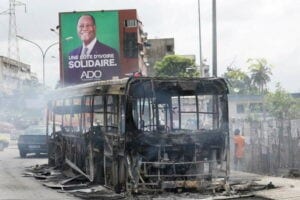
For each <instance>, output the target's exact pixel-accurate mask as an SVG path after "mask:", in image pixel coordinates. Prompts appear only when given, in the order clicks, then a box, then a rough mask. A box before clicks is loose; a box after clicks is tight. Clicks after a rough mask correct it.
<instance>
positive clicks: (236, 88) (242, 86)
mask: <svg viewBox="0 0 300 200" xmlns="http://www.w3.org/2000/svg"><path fill="white" fill-rule="evenodd" d="M223 77H224V78H226V79H227V80H228V82H229V83H230V86H231V87H230V88H231V89H232V90H231V93H234V94H249V93H251V80H250V78H249V76H248V75H247V74H246V73H245V72H243V71H242V70H241V69H240V68H231V67H228V68H227V72H225V73H224V75H223Z"/></svg>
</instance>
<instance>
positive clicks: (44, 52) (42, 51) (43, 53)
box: [17, 35, 73, 87]
mask: <svg viewBox="0 0 300 200" xmlns="http://www.w3.org/2000/svg"><path fill="white" fill-rule="evenodd" d="M17 38H20V39H22V40H25V41H27V42H29V43H31V44H33V45H35V46H37V47H38V48H39V50H40V51H41V53H42V58H43V86H44V87H45V58H46V54H47V52H48V51H49V49H50V48H51V47H53V46H55V45H57V44H59V42H54V43H52V44H50V45H49V46H48V47H47V48H46V49H45V50H43V49H42V47H41V46H40V45H38V44H37V43H35V42H33V41H31V40H28V39H26V38H24V37H22V36H20V35H17ZM71 39H73V37H67V38H65V40H71Z"/></svg>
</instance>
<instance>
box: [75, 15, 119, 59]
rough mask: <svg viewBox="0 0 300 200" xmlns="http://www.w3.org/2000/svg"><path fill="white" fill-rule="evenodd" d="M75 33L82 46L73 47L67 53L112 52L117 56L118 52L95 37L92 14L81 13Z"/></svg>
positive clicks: (90, 53)
mask: <svg viewBox="0 0 300 200" xmlns="http://www.w3.org/2000/svg"><path fill="white" fill-rule="evenodd" d="M77 34H78V37H79V38H80V39H81V41H82V46H80V47H78V48H76V49H74V50H73V51H71V52H70V54H69V55H79V56H80V55H97V54H111V53H112V54H114V57H115V58H119V54H118V52H117V51H116V50H115V49H113V48H111V47H109V46H107V45H106V44H103V43H101V42H100V41H99V40H97V38H96V24H95V18H94V17H93V16H92V15H88V14H85V15H82V16H81V17H80V18H79V20H78V23H77Z"/></svg>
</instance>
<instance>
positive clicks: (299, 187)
mask: <svg viewBox="0 0 300 200" xmlns="http://www.w3.org/2000/svg"><path fill="white" fill-rule="evenodd" d="M236 178H238V179H248V180H255V182H256V183H258V184H262V185H267V184H269V183H270V182H272V184H273V185H274V186H275V187H276V188H275V189H269V190H261V191H255V192H253V194H254V195H256V196H260V197H264V198H269V199H278V200H279V199H280V200H282V199H288V200H299V199H300V180H299V179H292V178H281V177H272V176H263V175H258V174H251V173H246V172H239V171H232V172H231V174H230V179H236Z"/></svg>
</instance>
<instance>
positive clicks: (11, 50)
mask: <svg viewBox="0 0 300 200" xmlns="http://www.w3.org/2000/svg"><path fill="white" fill-rule="evenodd" d="M16 6H24V7H25V12H26V4H25V3H22V2H19V1H16V0H9V9H8V10H6V11H4V12H1V13H0V15H3V14H8V15H9V28H8V51H7V57H8V58H12V59H15V60H18V61H20V55H19V44H18V40H17V24H16V9H15V8H16Z"/></svg>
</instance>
